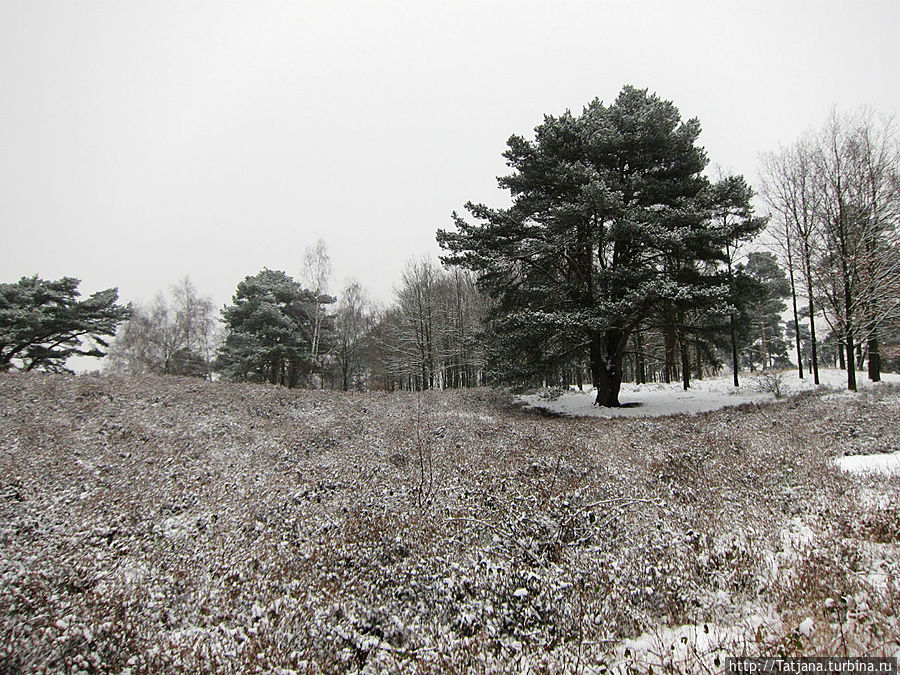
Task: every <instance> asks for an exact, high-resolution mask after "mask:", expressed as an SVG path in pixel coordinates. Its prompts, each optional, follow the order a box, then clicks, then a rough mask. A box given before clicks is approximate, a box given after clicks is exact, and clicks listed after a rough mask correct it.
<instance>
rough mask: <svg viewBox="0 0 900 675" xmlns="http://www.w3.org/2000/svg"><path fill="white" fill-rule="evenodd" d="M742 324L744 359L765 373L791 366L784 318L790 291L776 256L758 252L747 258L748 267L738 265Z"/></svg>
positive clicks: (738, 298)
mask: <svg viewBox="0 0 900 675" xmlns="http://www.w3.org/2000/svg"><path fill="white" fill-rule="evenodd" d="M738 275H739V276H740V277H741V278H742V279H741V282H739V292H738V297H737V301H738V306H739V312H740V319H739V321H740V322H741V323H743V325H744V326H743V328H744V330H742V331H741V332H742V333H743V335H744V336H745V341H744V354H745V359H746V360H747V362H748V363H750V364H751V366H755V365H757V364H758V365H759V366H760V368H761V369H762V370H766V369H767V368H771V367H772V366H786V365H788V364H789V363H790V361H789V359H788V356H787V351H788V348H789V343H788V341H787V339H786V338H785V332H784V322H783V321H782V319H781V315H782V313H783V312H784V311H786V310H787V305H786V304H785V302H784V299H785V298H787V297H788V296H790V294H791V288H790V284H789V283H788V280H787V276H786V275H785V273H784V269H783V268H782V267H781V265H779V264H778V259H777V258H776V257H775V255H774V254H772V253H768V252H760V251H755V252H753V253H750V254H749V255H748V256H747V263H746V264H745V265H743V264H742V265H738Z"/></svg>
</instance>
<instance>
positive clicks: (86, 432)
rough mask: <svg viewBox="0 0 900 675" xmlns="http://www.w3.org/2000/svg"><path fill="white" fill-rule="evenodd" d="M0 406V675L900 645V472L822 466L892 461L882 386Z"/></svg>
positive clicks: (182, 387)
mask: <svg viewBox="0 0 900 675" xmlns="http://www.w3.org/2000/svg"><path fill="white" fill-rule="evenodd" d="M0 402H2V403H0V406H2V407H0V616H2V617H3V619H2V624H0V670H5V671H8V672H19V671H22V672H40V671H44V672H78V671H82V672H88V673H91V672H128V671H130V672H133V673H138V672H205V671H216V672H254V671H258V672H291V671H294V672H338V671H340V672H344V671H348V670H350V671H352V670H360V671H367V672H369V671H370V672H379V671H387V672H396V671H407V672H423V673H428V672H435V673H436V672H470V671H474V672H508V671H510V670H522V669H525V670H526V671H528V670H530V671H532V672H548V673H549V672H561V671H567V672H601V671H602V670H603V668H604V667H608V668H609V669H612V670H619V671H623V672H624V671H629V670H637V671H643V670H646V669H647V668H648V667H649V666H651V665H652V666H653V667H654V669H655V670H657V671H658V670H659V669H660V668H662V669H663V670H668V671H670V672H689V671H697V670H703V669H706V668H714V667H715V663H716V659H720V658H721V657H722V656H725V655H732V654H736V653H742V652H743V653H747V654H760V653H762V654H774V653H780V654H838V653H842V652H843V651H846V652H848V653H856V654H859V653H866V654H870V655H875V654H885V655H894V654H896V653H897V652H898V650H900V643H898V639H900V626H898V616H897V609H898V599H900V582H898V576H897V572H898V561H900V556H898V555H897V551H898V548H897V547H898V544H900V516H898V509H900V502H898V500H897V499H896V497H890V496H889V495H891V494H893V495H896V494H897V487H898V479H897V478H891V479H888V478H884V477H880V478H872V479H866V480H862V479H858V478H853V477H850V476H847V475H843V474H841V473H840V472H839V471H837V470H836V469H835V468H833V466H832V465H831V464H830V460H831V458H833V457H834V456H836V455H839V454H843V453H844V452H845V451H846V450H848V449H849V450H850V451H852V452H866V451H869V450H875V449H877V450H883V449H885V448H886V447H888V446H892V445H893V447H894V449H896V443H897V439H898V438H900V415H898V411H900V391H898V390H897V389H891V388H888V387H885V388H881V389H878V390H876V391H875V392H874V393H872V394H870V395H868V396H864V397H860V398H857V399H855V400H823V399H822V398H819V397H817V396H815V395H809V394H807V395H803V396H801V397H799V398H794V399H790V400H788V401H787V402H785V403H780V404H773V405H766V406H745V407H741V408H735V409H727V410H724V411H720V412H715V413H707V414H703V415H698V416H694V417H689V416H686V417H673V418H666V419H647V418H642V419H617V420H602V419H592V420H586V419H585V420H575V419H557V418H547V417H539V416H536V415H533V414H528V413H525V412H522V411H521V410H519V409H517V408H516V407H514V406H512V405H511V404H510V403H509V401H508V399H507V398H506V397H504V396H502V395H500V394H496V393H493V392H490V391H485V390H480V391H474V392H461V393H457V392H452V393H450V392H445V393H440V392H430V393H426V394H377V393H372V394H338V393H330V392H308V391H286V390H283V389H275V388H269V387H263V386H240V385H233V384H225V383H216V384H209V383H204V382H197V381H193V380H183V379H176V378H170V379H161V378H144V379H136V380H119V379H113V378H89V377H81V378H72V377H65V376H44V375H28V376H26V375H14V374H8V375H0ZM848 425H849V427H848ZM849 428H853V429H854V430H855V433H854V434H853V435H851V434H850V432H849V431H848V429H849ZM806 617H810V618H812V619H813V621H814V629H813V630H812V631H811V632H809V631H807V632H809V634H808V635H807V634H804V633H801V632H799V631H797V630H796V629H797V626H798V625H799V624H800V623H801V622H802V620H803V619H804V618H806ZM682 624H690V625H691V626H695V627H697V628H696V632H697V635H696V637H684V639H682V637H683V635H682V634H681V633H679V634H677V635H676V633H674V632H673V627H677V626H680V625H682ZM642 634H643V635H644V638H643V639H639V640H637V641H634V639H635V638H638V636H641V635H642ZM691 635H693V633H692V634H691ZM648 636H649V637H648ZM713 637H715V639H713ZM669 642H672V644H671V645H670V644H669ZM675 642H677V644H675ZM651 643H652V645H653V646H650V647H648V645H650V644H651Z"/></svg>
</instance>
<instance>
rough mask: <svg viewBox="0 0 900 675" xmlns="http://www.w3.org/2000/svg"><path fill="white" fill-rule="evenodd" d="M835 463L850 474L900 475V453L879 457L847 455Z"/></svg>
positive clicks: (879, 455) (885, 453)
mask: <svg viewBox="0 0 900 675" xmlns="http://www.w3.org/2000/svg"><path fill="white" fill-rule="evenodd" d="M834 463H835V464H836V465H837V466H838V467H839V468H840V469H842V470H844V471H847V472H848V473H858V474H870V473H880V474H884V475H887V476H896V475H900V452H884V453H881V454H878V455H847V456H845V457H838V458H837V459H836V460H834Z"/></svg>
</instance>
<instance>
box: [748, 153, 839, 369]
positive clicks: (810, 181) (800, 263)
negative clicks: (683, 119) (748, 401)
mask: <svg viewBox="0 0 900 675" xmlns="http://www.w3.org/2000/svg"><path fill="white" fill-rule="evenodd" d="M813 148H814V143H813V139H811V138H809V137H807V138H803V139H801V140H799V141H798V142H797V143H795V144H794V145H793V146H791V147H788V148H782V149H781V150H779V151H778V152H775V153H770V154H767V155H764V156H763V163H762V181H763V188H762V193H763V196H764V197H765V200H766V202H767V203H768V205H769V207H770V208H771V209H772V210H773V211H774V213H775V214H776V218H775V219H774V220H773V221H772V227H771V228H770V233H771V234H772V235H773V239H774V240H775V242H776V244H777V248H778V252H779V254H780V255H781V256H782V258H783V259H784V260H785V262H786V263H787V266H788V271H789V275H790V281H791V289H792V296H793V298H794V317H795V319H794V329H795V335H796V339H797V343H798V344H797V349H798V360H799V361H800V362H801V363H802V359H801V358H800V352H799V349H800V346H799V340H800V325H799V324H800V322H799V319H798V315H797V307H796V287H795V278H794V276H795V272H798V273H799V276H800V278H801V281H802V283H803V286H804V291H805V293H804V294H805V296H806V302H807V318H808V319H809V331H810V342H811V352H812V355H811V358H812V364H811V367H812V372H813V381H814V382H815V383H816V384H819V361H818V348H817V339H816V322H815V317H816V306H817V301H816V292H815V290H814V286H815V279H814V276H815V275H814V260H815V257H814V254H818V252H819V251H820V250H821V247H822V244H823V237H824V233H823V230H822V226H821V223H820V221H819V220H818V213H819V211H820V206H819V202H820V196H819V190H818V185H817V176H816V171H815V167H814V165H813ZM801 376H802V370H801Z"/></svg>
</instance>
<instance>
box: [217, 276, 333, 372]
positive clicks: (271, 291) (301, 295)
mask: <svg viewBox="0 0 900 675" xmlns="http://www.w3.org/2000/svg"><path fill="white" fill-rule="evenodd" d="M315 307H316V297H315V294H314V293H312V292H310V291H308V290H305V289H304V288H303V287H302V286H301V285H300V284H299V283H297V282H296V281H294V279H292V278H291V277H289V276H288V275H287V274H285V273H284V272H281V271H273V270H269V269H264V270H263V271H262V272H260V273H258V274H256V275H255V276H252V277H247V278H245V279H244V280H243V281H242V282H241V283H240V284H238V287H237V293H236V294H235V296H234V299H233V302H232V304H231V306H229V307H226V308H225V309H224V310H223V312H222V320H223V321H224V323H225V326H226V330H227V334H226V337H225V342H224V344H223V345H222V347H221V348H220V350H219V360H218V369H219V370H220V371H221V372H222V373H223V374H224V375H225V376H226V377H230V378H232V379H241V380H252V381H267V382H271V383H272V384H281V385H285V386H288V387H294V386H297V384H298V383H299V382H300V379H301V377H304V376H307V375H308V374H309V373H310V371H311V369H312V365H313V361H312V342H313V335H314V333H315V331H316V316H315V310H314V309H313V308H315ZM323 327H325V328H327V327H328V324H327V322H325V324H324V325H323V324H322V323H320V325H319V329H320V331H321V329H322V328H323ZM322 332H324V331H322Z"/></svg>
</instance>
